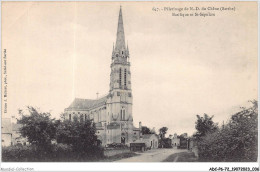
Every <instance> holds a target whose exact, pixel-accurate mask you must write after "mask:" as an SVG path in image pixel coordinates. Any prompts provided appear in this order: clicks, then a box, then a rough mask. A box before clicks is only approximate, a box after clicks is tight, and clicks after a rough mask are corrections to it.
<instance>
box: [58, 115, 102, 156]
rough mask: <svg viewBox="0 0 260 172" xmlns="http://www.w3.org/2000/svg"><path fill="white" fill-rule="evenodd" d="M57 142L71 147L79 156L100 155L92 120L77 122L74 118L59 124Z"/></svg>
mask: <svg viewBox="0 0 260 172" xmlns="http://www.w3.org/2000/svg"><path fill="white" fill-rule="evenodd" d="M57 141H58V143H64V144H67V145H71V146H72V149H73V150H74V151H75V152H77V153H78V155H79V156H81V155H82V156H83V155H84V154H86V153H89V154H98V153H101V151H100V150H101V149H100V148H99V147H98V139H97V135H96V127H95V123H94V122H93V121H92V120H86V121H78V120H77V119H76V118H75V119H74V120H73V121H68V120H65V121H64V122H61V123H60V125H59V126H58V128H57ZM96 151H98V152H96Z"/></svg>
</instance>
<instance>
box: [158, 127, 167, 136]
mask: <svg viewBox="0 0 260 172" xmlns="http://www.w3.org/2000/svg"><path fill="white" fill-rule="evenodd" d="M167 131H168V128H167V127H162V128H160V129H159V136H160V138H161V139H163V138H165V134H166V133H167Z"/></svg>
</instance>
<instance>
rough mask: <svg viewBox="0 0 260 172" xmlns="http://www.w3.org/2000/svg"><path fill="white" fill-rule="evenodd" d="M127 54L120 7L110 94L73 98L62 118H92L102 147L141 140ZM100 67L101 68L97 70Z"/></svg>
mask: <svg viewBox="0 0 260 172" xmlns="http://www.w3.org/2000/svg"><path fill="white" fill-rule="evenodd" d="M129 59H130V54H129V49H128V45H127V46H126V44H125V34H124V25H123V16H122V9H121V7H120V11H119V17H118V27H117V35H116V44H115V46H113V52H112V62H111V65H110V68H111V73H110V85H109V93H108V94H107V95H106V96H104V97H101V98H97V99H79V98H75V99H74V101H73V102H72V103H71V105H70V106H69V107H68V108H66V109H65V120H73V118H74V117H75V116H77V117H78V119H80V120H81V121H83V120H86V119H92V120H93V121H94V122H95V124H96V128H97V133H96V134H97V135H98V139H99V140H100V141H101V143H102V145H103V146H106V145H107V144H111V143H122V144H127V145H128V144H129V143H131V142H134V141H136V140H138V139H140V130H141V126H139V128H135V127H134V125H133V114H132V106H133V95H132V89H131V71H130V62H129ZM100 70H101V69H100Z"/></svg>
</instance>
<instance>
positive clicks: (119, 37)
mask: <svg viewBox="0 0 260 172" xmlns="http://www.w3.org/2000/svg"><path fill="white" fill-rule="evenodd" d="M115 50H116V51H122V50H125V33H124V25H123V16H122V8H121V6H120V11H119V17H118V26H117V34H116V47H115Z"/></svg>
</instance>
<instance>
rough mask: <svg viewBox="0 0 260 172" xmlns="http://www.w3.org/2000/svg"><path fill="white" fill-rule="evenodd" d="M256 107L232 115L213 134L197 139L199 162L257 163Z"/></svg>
mask: <svg viewBox="0 0 260 172" xmlns="http://www.w3.org/2000/svg"><path fill="white" fill-rule="evenodd" d="M257 122H258V105H257V102H256V101H254V102H253V106H252V107H250V108H248V109H245V108H243V109H242V111H240V112H238V113H236V114H234V115H232V117H231V119H230V121H229V122H228V123H227V124H226V125H223V127H222V128H220V129H217V130H216V131H214V132H206V133H205V135H204V136H202V137H199V138H198V137H197V142H198V150H199V158H200V161H211V162H212V161H215V162H216V161H217V162H220V161H225V162H252V161H257V153H258V149H257V142H258V139H257V138H258V137H257V136H258V125H257Z"/></svg>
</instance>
